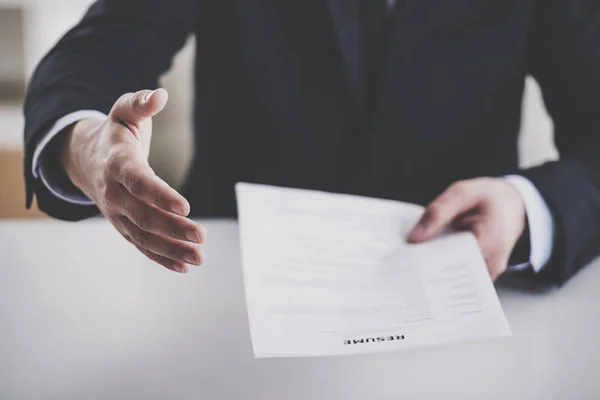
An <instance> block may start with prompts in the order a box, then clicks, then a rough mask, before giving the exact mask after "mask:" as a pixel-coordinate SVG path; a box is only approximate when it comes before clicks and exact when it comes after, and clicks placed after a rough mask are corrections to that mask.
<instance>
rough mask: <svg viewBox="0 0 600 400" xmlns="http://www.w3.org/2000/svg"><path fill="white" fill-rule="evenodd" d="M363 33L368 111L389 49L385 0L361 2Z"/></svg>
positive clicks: (378, 84) (365, 91)
mask: <svg viewBox="0 0 600 400" xmlns="http://www.w3.org/2000/svg"><path fill="white" fill-rule="evenodd" d="M361 16H362V20H363V32H364V36H363V37H364V50H363V53H362V54H363V56H364V60H363V65H364V93H365V105H366V108H367V109H369V108H371V107H372V106H373V102H374V101H375V99H376V97H377V91H378V89H379V86H380V80H381V77H382V74H383V67H384V64H385V60H386V58H387V52H388V49H389V27H390V25H391V24H390V22H391V18H390V11H389V9H388V2H387V0H361Z"/></svg>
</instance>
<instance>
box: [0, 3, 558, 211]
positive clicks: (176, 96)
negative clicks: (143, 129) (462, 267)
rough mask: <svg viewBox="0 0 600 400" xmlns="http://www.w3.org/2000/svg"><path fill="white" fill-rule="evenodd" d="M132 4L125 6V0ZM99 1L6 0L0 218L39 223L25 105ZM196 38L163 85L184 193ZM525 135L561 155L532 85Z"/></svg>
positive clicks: (166, 161)
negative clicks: (55, 52)
mask: <svg viewBox="0 0 600 400" xmlns="http://www.w3.org/2000/svg"><path fill="white" fill-rule="evenodd" d="M123 1H126V0H123ZM92 2H93V1H92V0H0V218H38V217H40V213H38V212H35V211H32V212H26V211H25V208H24V189H23V181H22V175H23V174H22V167H21V163H22V161H21V160H22V132H23V117H22V111H21V109H22V101H23V93H24V87H25V83H26V81H27V79H28V77H29V76H30V74H31V72H32V71H33V68H34V67H35V65H36V64H37V63H38V62H39V60H40V59H41V57H43V55H44V54H45V53H46V52H47V51H48V49H49V48H50V47H51V46H52V45H53V44H54V43H55V42H56V41H57V40H58V38H59V37H60V36H61V35H62V34H63V33H64V32H65V31H66V30H68V29H69V28H70V27H72V26H73V25H74V24H75V23H76V22H77V21H78V20H79V18H80V17H81V15H82V14H83V12H84V11H85V9H86V8H87V7H88V6H89V5H90V4H91V3H92ZM193 58H194V50H193V38H190V41H189V42H188V44H187V46H186V47H185V48H184V49H183V50H182V51H181V52H180V53H179V54H178V55H177V57H176V59H175V62H174V64H173V68H172V70H171V71H170V72H169V73H167V74H166V75H165V76H164V77H163V79H162V86H163V87H165V88H166V89H167V90H168V91H169V94H170V102H169V105H168V106H167V108H166V109H165V110H164V112H163V113H161V114H160V116H159V117H158V118H157V119H156V123H155V133H154V135H153V143H152V151H151V155H150V163H151V165H152V166H153V168H154V169H155V170H156V172H157V174H158V175H160V176H162V177H163V178H164V179H165V180H167V181H168V182H169V183H170V184H172V185H173V186H175V187H179V185H180V184H181V183H182V181H183V179H184V177H185V173H186V171H187V168H188V166H189V164H190V161H191V159H192V156H193V155H192V154H191V151H192V147H193V146H191V144H192V141H193V137H192V134H191V133H192V128H191V109H192V97H193V85H192V82H191V80H192V68H193ZM523 107H524V119H523V126H522V132H521V137H520V149H519V151H520V155H521V165H522V166H530V165H535V164H539V163H541V162H543V161H545V160H548V159H553V158H556V157H557V153H556V150H555V148H554V145H553V143H552V124H551V121H550V120H549V118H548V116H547V114H546V112H545V109H544V106H543V104H542V101H541V97H540V92H539V88H538V86H537V85H536V83H535V82H534V81H533V80H531V79H528V81H527V90H526V96H525V98H524V101H523Z"/></svg>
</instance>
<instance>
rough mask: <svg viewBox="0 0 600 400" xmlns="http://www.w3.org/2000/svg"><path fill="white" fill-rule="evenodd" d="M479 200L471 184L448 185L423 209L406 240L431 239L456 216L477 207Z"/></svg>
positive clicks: (420, 240)
mask: <svg viewBox="0 0 600 400" xmlns="http://www.w3.org/2000/svg"><path fill="white" fill-rule="evenodd" d="M480 200H481V193H480V191H479V190H478V188H476V187H475V185H473V184H468V183H463V182H460V183H456V184H454V185H452V186H450V187H449V188H448V189H447V190H446V191H445V192H444V193H442V194H441V195H440V196H439V197H438V198H437V199H435V200H434V201H433V202H432V203H431V204H430V205H429V206H428V207H427V208H426V209H425V212H424V213H423V216H422V217H421V219H420V221H419V222H418V224H417V226H415V228H414V229H413V230H412V232H411V233H410V234H409V236H408V240H409V241H411V242H414V243H419V242H423V241H425V240H429V239H431V238H432V237H434V236H435V235H437V234H439V233H440V232H441V231H442V230H443V229H444V228H445V227H446V226H447V225H448V224H450V222H452V221H453V220H454V219H455V218H456V217H458V216H459V215H462V214H464V213H465V212H467V211H469V210H471V209H473V208H474V207H477V205H478V204H479V202H480Z"/></svg>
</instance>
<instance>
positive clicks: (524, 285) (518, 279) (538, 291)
mask: <svg viewBox="0 0 600 400" xmlns="http://www.w3.org/2000/svg"><path fill="white" fill-rule="evenodd" d="M496 288H497V289H498V291H502V292H509V293H510V292H518V293H525V294H530V295H547V294H550V293H553V292H554V291H556V290H557V288H556V286H552V285H544V284H541V283H536V282H533V281H532V280H531V279H528V278H526V277H523V276H521V275H519V274H511V273H508V274H505V275H502V276H501V277H500V278H499V279H498V280H497V281H496Z"/></svg>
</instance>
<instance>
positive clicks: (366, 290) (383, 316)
mask: <svg viewBox="0 0 600 400" xmlns="http://www.w3.org/2000/svg"><path fill="white" fill-rule="evenodd" d="M236 192H237V201H238V212H239V221H240V236H241V246H242V264H243V272H244V282H245V290H246V302H247V308H248V316H249V322H250V331H251V335H252V343H253V347H254V354H255V356H256V357H286V356H324V355H341V354H357V353H368V352H378V351H390V350H396V349H403V348H410V347H416V346H425V345H436V344H441V343H447V342H453V341H460V340H467V339H482V338H490V337H496V336H507V335H510V334H511V332H510V328H509V326H508V323H507V321H506V318H505V316H504V313H503V311H502V308H501V306H500V302H499V301H498V297H497V294H496V291H495V288H494V286H493V283H492V281H491V278H490V277H489V274H488V272H487V269H486V266H485V263H484V260H483V257H482V255H481V252H480V250H479V247H478V245H477V242H476V240H475V237H474V236H473V235H472V234H471V233H464V232H463V233H448V234H445V235H442V236H440V237H438V238H436V239H434V240H432V241H430V242H427V243H424V244H419V245H413V244H408V243H406V236H407V234H408V232H409V230H410V229H411V228H412V226H413V225H414V224H415V222H416V221H417V220H418V219H419V217H420V215H421V213H422V212H423V209H422V207H420V206H415V205H412V204H407V203H401V202H395V201H389V200H380V199H371V198H366V197H359V196H350V195H342V194H331V193H324V192H316V191H308V190H299V189H289V188H280V187H273V186H264V185H255V184H247V183H239V184H238V185H237V186H236Z"/></svg>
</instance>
